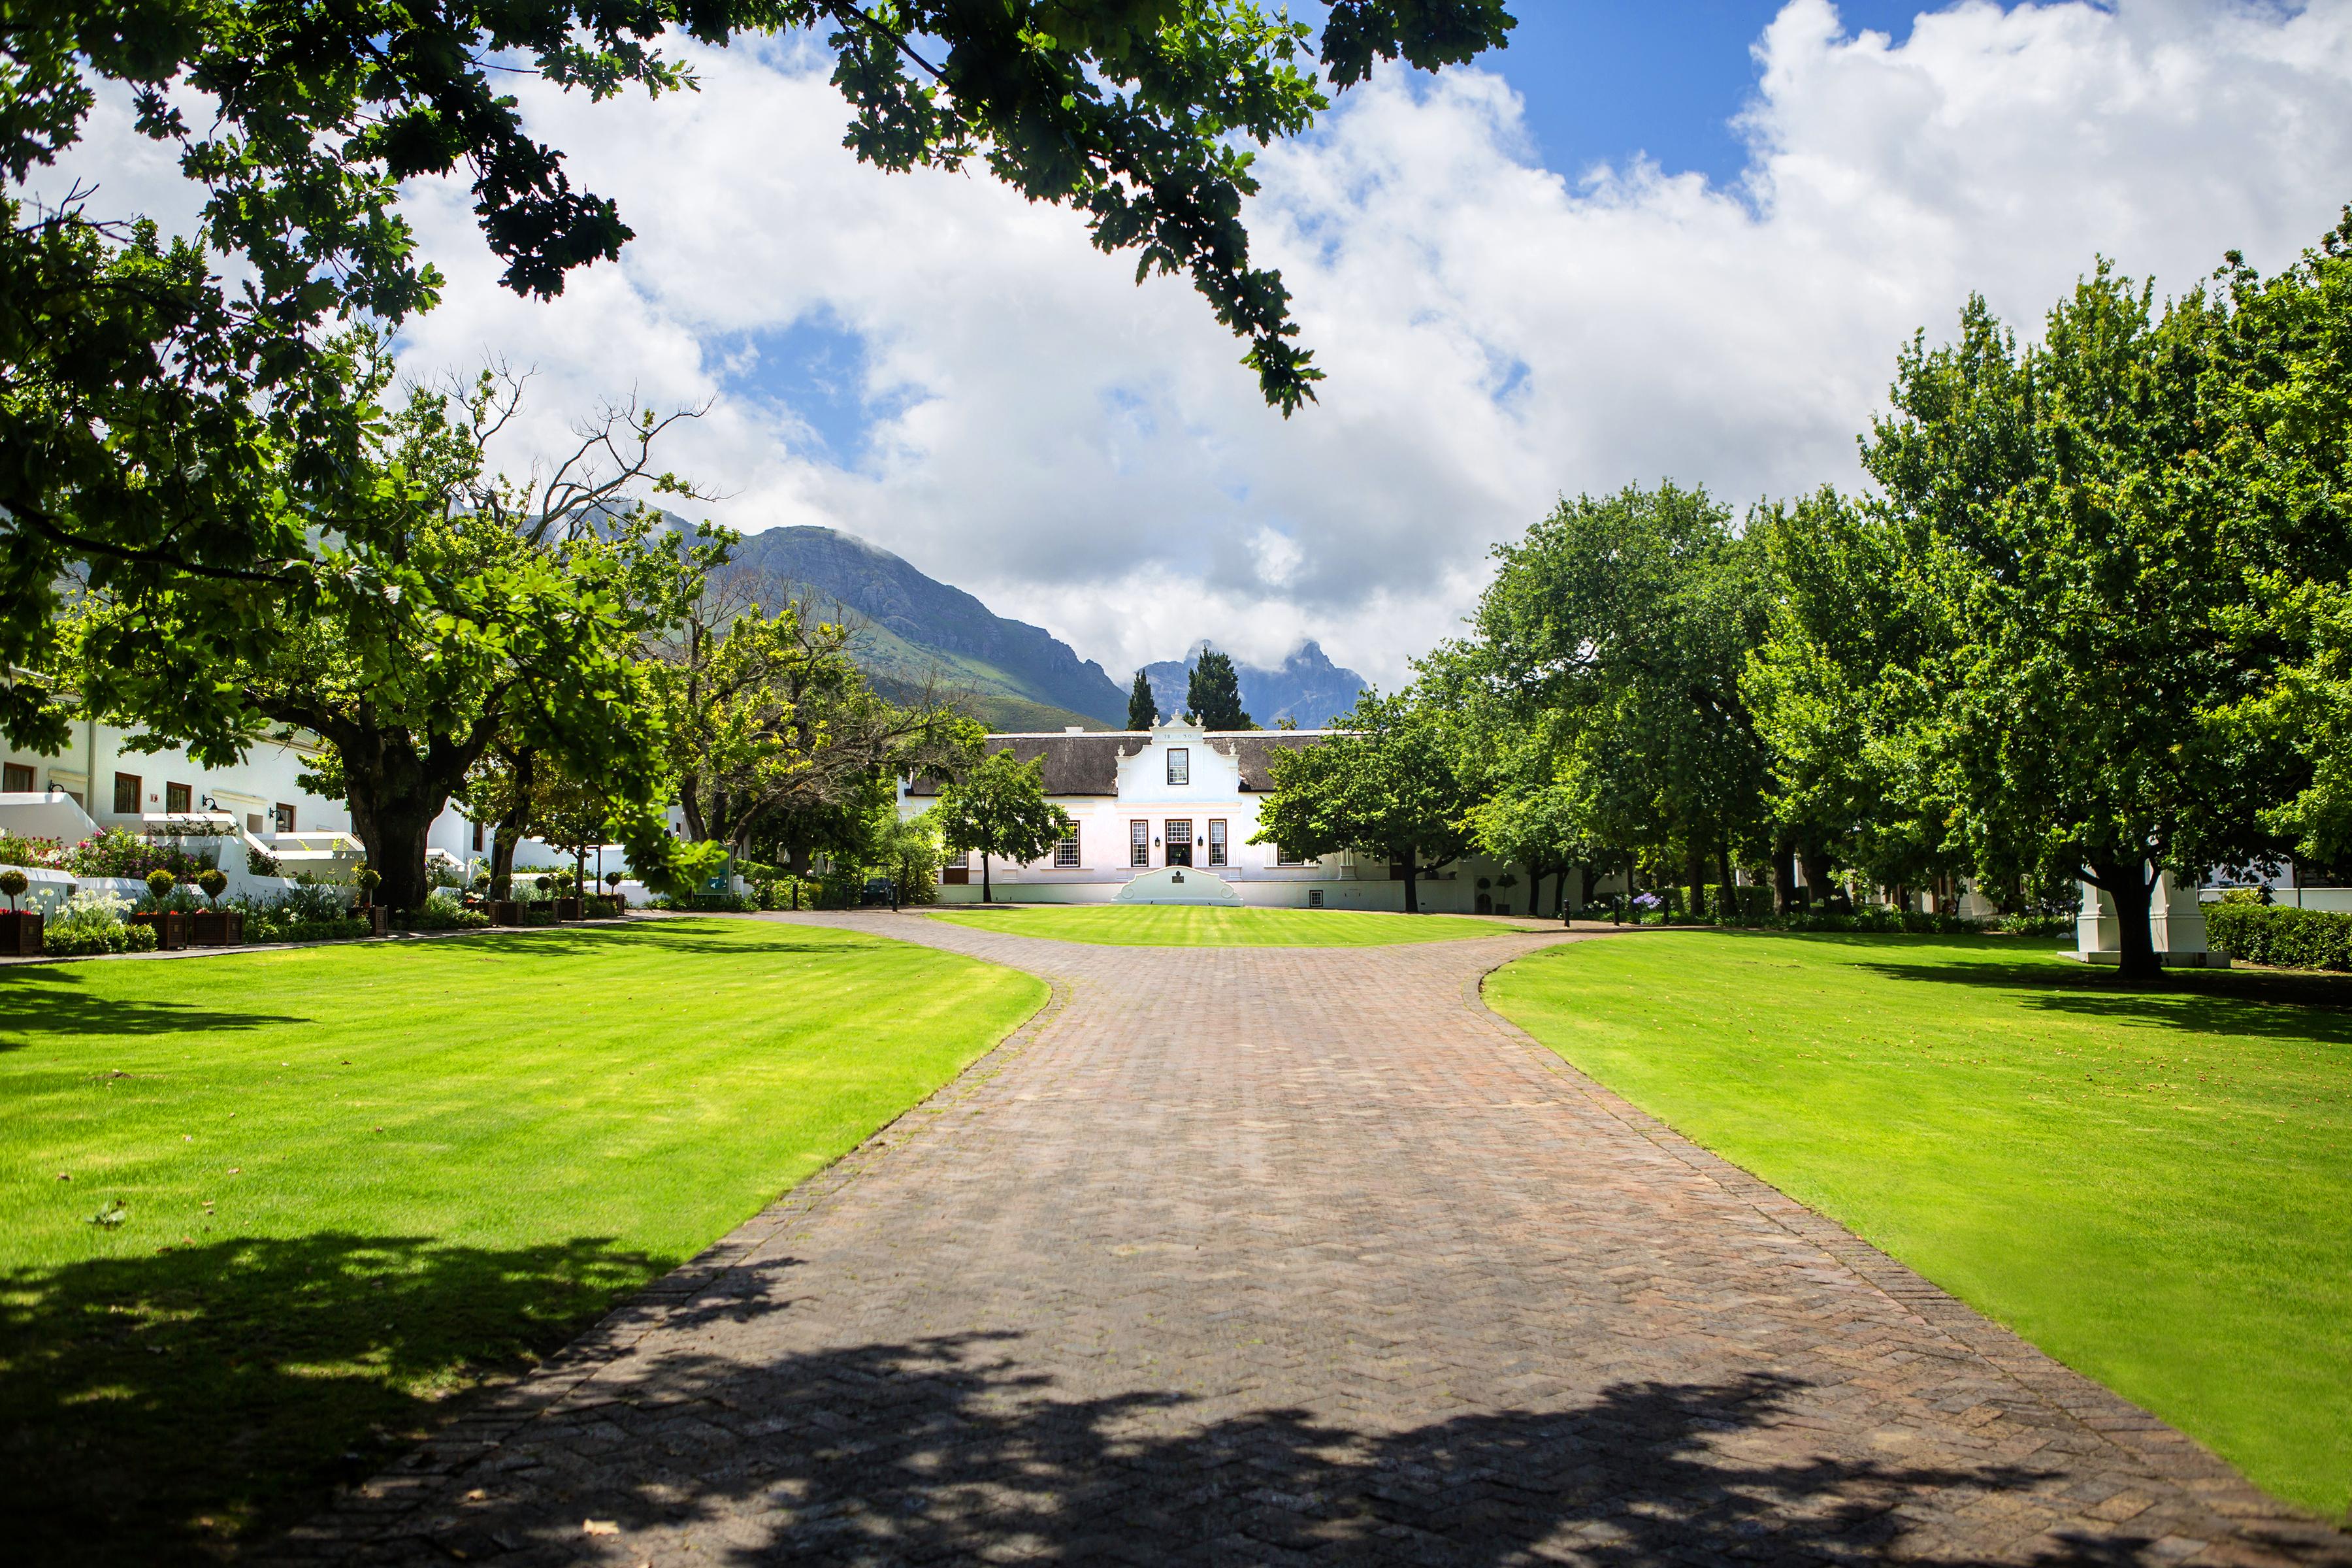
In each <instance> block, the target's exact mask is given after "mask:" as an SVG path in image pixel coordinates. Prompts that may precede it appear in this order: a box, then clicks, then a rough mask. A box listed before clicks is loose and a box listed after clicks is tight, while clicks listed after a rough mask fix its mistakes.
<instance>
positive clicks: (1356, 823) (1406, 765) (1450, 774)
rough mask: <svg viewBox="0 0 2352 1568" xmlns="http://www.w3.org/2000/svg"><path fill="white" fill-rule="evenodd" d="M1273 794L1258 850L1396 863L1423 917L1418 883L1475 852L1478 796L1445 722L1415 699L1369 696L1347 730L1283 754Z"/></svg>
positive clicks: (1275, 765)
mask: <svg viewBox="0 0 2352 1568" xmlns="http://www.w3.org/2000/svg"><path fill="white" fill-rule="evenodd" d="M1269 766H1270V768H1271V771H1272V773H1273V775H1274V790H1273V793H1272V794H1270V795H1267V796H1266V797H1265V804H1264V805H1262V806H1260V807H1259V810H1258V830H1257V832H1256V833H1255V835H1254V836H1253V837H1251V839H1250V842H1251V843H1253V844H1276V845H1279V846H1281V847H1282V848H1284V849H1285V850H1286V851H1288V852H1289V853H1290V854H1292V855H1297V856H1302V857H1307V858H1316V857H1320V856H1324V855H1333V854H1338V853H1339V852H1341V851H1346V850H1352V851H1355V852H1357V853H1360V854H1364V855H1371V856H1378V857H1380V858H1383V859H1386V860H1388V861H1390V862H1391V863H1392V864H1394V865H1396V866H1397V867H1398V868H1399V869H1400V870H1401V872H1402V879H1403V882H1404V908H1405V911H1406V912H1407V913H1408V914H1417V913H1420V912H1421V878H1422V876H1423V874H1424V873H1426V872H1430V871H1437V870H1443V869H1444V868H1445V867H1447V866H1449V865H1451V864H1453V863H1454V861H1455V860H1458V859H1460V858H1462V857H1463V855H1465V853H1467V852H1468V850H1469V848H1470V844H1471V837H1470V830H1469V827H1468V825H1467V822H1466V818H1467V816H1468V815H1469V812H1470V809H1471V806H1472V805H1473V796H1472V795H1471V792H1470V790H1469V789H1468V787H1467V786H1466V784H1465V779H1464V776H1463V772H1462V757H1461V753H1460V752H1459V751H1458V750H1457V749H1456V748H1455V747H1454V745H1452V744H1451V743H1450V736H1449V731H1448V730H1447V728H1446V726H1445V724H1444V721H1443V718H1442V715H1441V714H1440V713H1439V712H1438V710H1436V709H1435V708H1433V706H1432V705H1431V704H1429V703H1427V702H1425V701H1423V700H1419V699H1418V698H1417V697H1416V696H1415V695H1414V694H1413V693H1412V692H1410V691H1405V692H1397V693H1393V694H1391V695H1388V696H1382V695H1381V694H1380V693H1379V692H1377V691H1366V692H1365V693H1364V694H1363V695H1362V696H1361V697H1360V698H1358V699H1357V701H1356V707H1355V710H1354V711H1353V712H1351V713H1349V715H1348V716H1347V717H1346V719H1345V720H1343V721H1341V728H1340V732H1339V733H1338V734H1335V735H1333V736H1332V737H1331V738H1330V739H1329V740H1328V741H1325V742H1322V743H1321V744H1319V745H1307V746H1297V747H1292V746H1284V747H1278V748H1276V749H1275V750H1274V751H1273V752H1272V753H1271V761H1270V763H1269Z"/></svg>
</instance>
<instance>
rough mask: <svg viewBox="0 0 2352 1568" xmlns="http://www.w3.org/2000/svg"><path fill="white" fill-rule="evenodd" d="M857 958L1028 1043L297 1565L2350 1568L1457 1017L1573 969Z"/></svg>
mask: <svg viewBox="0 0 2352 1568" xmlns="http://www.w3.org/2000/svg"><path fill="white" fill-rule="evenodd" d="M842 918H851V919H856V920H858V921H859V922H860V923H861V924H864V925H866V926H868V927H872V926H874V925H877V924H879V925H882V926H884V927H885V929H887V930H889V931H891V932H893V933H894V934H898V935H903V936H906V937H908V938H909V939H911V940H914V941H919V942H929V943H932V944H934V945H937V946H940V947H944V948H951V949H955V950H957V951H961V952H970V953H973V954H976V955H978V956H982V957H986V958H992V959H996V960H999V961H1002V962H1003V963H1011V964H1014V965H1017V966H1019V967H1022V968H1024V969H1029V970H1032V971H1034V972H1035V973H1040V974H1044V975H1046V976H1048V977H1050V978H1051V979H1053V980H1054V981H1055V984H1056V997H1055V1003H1054V1004H1053V1005H1051V1006H1050V1007H1049V1008H1048V1010H1047V1012H1046V1013H1045V1015H1043V1016H1041V1017H1040V1019H1039V1020H1038V1021H1037V1022H1035V1023H1034V1024H1033V1025H1032V1026H1030V1027H1029V1028H1028V1029H1027V1030H1025V1031H1024V1032H1023V1034H1021V1035H1020V1036H1018V1037H1015V1038H1014V1039H1013V1040H1012V1041H1010V1042H1008V1044H1007V1045H1006V1046H1005V1047H1003V1048H1001V1049H1000V1050H999V1051H998V1052H997V1053H996V1054H995V1055H994V1056H992V1058H989V1059H988V1060H987V1061H986V1062H984V1063H983V1064H982V1066H980V1067H979V1068H975V1069H974V1070H973V1072H971V1073H970V1074H968V1075H967V1076H966V1077H965V1078H964V1079H961V1080H960V1081H959V1082H958V1083H956V1084H955V1085H953V1086H951V1087H950V1089H946V1090H944V1091H942V1092H941V1093H940V1095H939V1096H938V1097H937V1098H935V1099H934V1100H932V1101H930V1102H929V1104H927V1105H926V1106H924V1107H923V1108H922V1109H921V1110H919V1111H918V1112H916V1113H914V1114H913V1115H911V1116H909V1117H908V1118H907V1119H905V1120H903V1121H900V1122H899V1123H898V1124H897V1125H896V1126H894V1127H892V1128H890V1129H889V1130H887V1131H886V1132H885V1133H884V1134H882V1135H881V1136H880V1137H879V1138H877V1140H875V1142H873V1143H871V1144H869V1145H868V1146H867V1147H866V1148H865V1149H863V1150H861V1151H859V1152H857V1153H856V1155H854V1156H852V1157H851V1158H850V1159H849V1160H847V1161H845V1163H843V1164H841V1165H840V1166H838V1167H836V1168H835V1170H834V1171H832V1172H830V1173H827V1174H826V1175H824V1176H823V1177H820V1178H819V1179H818V1180H816V1181H814V1182H813V1183H811V1184H808V1185H807V1186H805V1187H803V1189H802V1190H801V1191H800V1192H798V1193H796V1194H793V1196H792V1197H791V1198H789V1199H787V1200H786V1201H785V1202H783V1203H782V1204H779V1205H776V1206H775V1207H774V1208H773V1209H771V1210H770V1211H769V1212H767V1213H766V1214H763V1215H761V1216H759V1217H758V1218H757V1219H755V1220H753V1221H752V1222H751V1223H750V1224H749V1225H747V1226H744V1227H743V1228H742V1229H741V1230H740V1231H738V1232H737V1233H736V1234H735V1235H733V1236H731V1237H729V1238H728V1239H727V1240H726V1241H724V1242H723V1243H721V1244H720V1245H719V1247H715V1248H714V1249H713V1250H712V1251H711V1253H709V1255H707V1256H706V1257H705V1258H702V1259H699V1260H698V1262H697V1263H696V1264H694V1265H692V1266H690V1267H689V1268H687V1269H685V1270H682V1271H681V1272H680V1273H679V1274H678V1275H677V1276H674V1277H672V1278H671V1279H668V1280H666V1281H664V1282H663V1283H662V1284H661V1285H660V1286H657V1287H656V1289H654V1290H653V1291H652V1292H650V1293H649V1294H648V1295H647V1296H646V1297H645V1298H643V1299H641V1300H638V1301H637V1302H635V1303H634V1304H633V1305H632V1306H630V1307H629V1308H627V1309H625V1310H622V1311H620V1312H618V1313H616V1314H615V1315H614V1317H613V1318H612V1319H610V1320H608V1321H606V1322H605V1323H604V1325H602V1326H601V1327H600V1328H599V1329H598V1330H596V1331H594V1332H593V1333H592V1334H590V1335H589V1336H587V1338H585V1339H583V1341H581V1342H579V1343H578V1344H576V1345H575V1346H574V1347H573V1348H572V1350H571V1351H569V1352H566V1353H565V1354H564V1355H563V1356H562V1358H559V1359H558V1360H557V1361H556V1362H554V1363H551V1364H549V1365H548V1366H547V1367H546V1368H545V1369H544V1370H543V1371H542V1372H541V1373H539V1374H538V1375H536V1376H535V1377H533V1378H532V1379H530V1380H529V1381H528V1382H526V1383H525V1384H522V1385H520V1387H518V1388H517V1389H515V1390H513V1391H512V1392H511V1393H510V1394H508V1395H506V1396H505V1397H504V1398H503V1399H502V1400H500V1401H499V1402H498V1403H497V1404H495V1405H491V1406H488V1407H487V1408H485V1409H484V1410H483V1411H482V1412H481V1413H479V1414H478V1415H476V1416H475V1417H473V1418H471V1419H469V1420H467V1422H465V1423H463V1424H462V1425H460V1426H457V1427H456V1428H454V1429H453V1430H451V1431H450V1432H449V1433H447V1434H446V1436H444V1437H443V1438H442V1439H441V1440H439V1441H438V1442H436V1444H434V1445H433V1446H432V1447H430V1448H428V1449H427V1450H425V1451H424V1452H422V1453H420V1454H418V1455H416V1456H415V1457H414V1458H412V1460H411V1461H410V1462H409V1464H408V1465H407V1466H406V1467H405V1468H403V1469H401V1470H398V1471H395V1472H394V1473H393V1474H391V1475H388V1476H385V1477H383V1478H379V1479H377V1480H376V1481H374V1482H373V1483H371V1484H370V1485H369V1486H368V1487H367V1488H365V1489H362V1492H361V1493H360V1494H359V1495H356V1496H354V1497H353V1498H352V1499H351V1500H349V1502H348V1504H347V1505H346V1506H345V1507H344V1508H342V1509H341V1510H339V1511H338V1512H337V1513H335V1514H334V1515H332V1516H331V1517H329V1518H328V1519H326V1520H324V1521H320V1523H319V1524H317V1525H315V1526H313V1527H312V1528H310V1529H309V1530H306V1531H301V1532H299V1534H298V1535H297V1536H295V1537H294V1538H292V1539H291V1540H290V1541H289V1542H286V1543H285V1546H286V1550H287V1552H289V1553H290V1555H291V1556H292V1558H293V1559H295V1560H299V1561H318V1560H331V1561H336V1562H370V1563H375V1562H390V1563H447V1562H450V1561H452V1560H453V1559H462V1560H466V1561H498V1562H501V1563H623V1564H635V1563H663V1564H670V1563H698V1564H701V1563H755V1562H756V1563H767V1562H795V1563H798V1562H807V1563H932V1562H961V1561H991V1562H996V1561H1004V1562H1010V1561H1015V1560H1021V1559H1025V1558H1042V1559H1045V1560H1049V1561H1079V1560H1087V1561H1108V1562H1133V1563H1165V1562H1177V1561H1183V1562H1213V1563H1288V1562H1294V1561H1303V1560H1307V1559H1310V1558H1312V1559H1316V1560H1319V1561H1326V1562H1336V1563H1390V1562H1395V1563H1517V1562H1539V1561H1562V1560H1568V1561H1579V1562H1583V1563H1592V1564H1596V1565H1603V1568H1608V1565H1627V1568H1630V1565H1632V1564H1637V1563H1643V1564H1646V1563H1665V1562H1668V1561H1670V1560H1671V1561H1675V1562H1679V1563H1715V1562H1729V1561H1733V1560H1738V1561H1741V1562H1751V1563H1756V1562H1782V1561H1786V1562H1820V1561H1828V1562H1858V1561H1876V1560H1884V1559H1890V1558H1892V1559H1913V1558H1928V1559H1934V1560H1939V1561H1949V1562H1960V1563H2099V1564H2114V1565H2117V1568H2120V1565H2122V1564H2127V1563H2145V1564H2149V1565H2156V1564H2179V1563H2192V1564H2199V1563H2323V1562H2325V1563H2352V1550H2347V1544H2352V1538H2347V1537H2346V1536H2344V1535H2342V1534H2340V1533H2338V1532H2336V1531H2332V1530H2329V1529H2326V1528H2325V1527H2322V1526H2318V1525H2315V1524H2312V1523H2309V1522H2307V1521H2299V1520H2298V1519H2297V1518H2296V1517H2294V1516H2293V1515H2290V1514H2288V1513H2286V1512H2285V1511H2284V1510H2281V1509H2279V1508H2278V1507H2277V1506H2276V1505H2273V1504H2271V1503H2269V1502H2267V1501H2265V1500H2263V1498H2262V1497H2261V1496H2260V1494H2258V1493H2256V1492H2255V1491H2253V1490H2252V1489H2251V1488H2250V1487H2248V1486H2247V1485H2246V1484H2245V1483H2244V1482H2243V1481H2242V1480H2241V1479H2238V1478H2237V1477H2236V1476H2235V1475H2234V1474H2233V1473H2232V1472H2231V1471H2230V1470H2229V1469H2228V1468H2226V1467H2225V1466H2223V1465H2221V1463H2220V1462H2219V1461H2218V1460H2216V1459H2214V1458H2212V1457H2211V1456H2210V1455H2209V1454H2207V1453H2206V1452H2205V1451H2204V1450H2203V1449H2201V1448H2200V1447H2197V1446H2196V1445H2194V1444H2192V1443H2190V1442H2189V1441H2188V1440H2187V1439H2186V1438H2184V1437H2182V1436H2179V1434H2178V1433H2175V1432H2173V1431H2172V1430H2171V1429H2169V1428H2168V1427H2166V1426H2163V1425H2162V1424H2161V1423H2158V1422H2157V1421H2155V1420H2153V1419H2152V1418H2150V1417H2149V1416H2147V1415H2146V1414H2144V1413H2143V1412H2141V1411H2139V1410H2137V1408H2135V1407H2134V1406H2131V1405H2126V1404H2125V1403H2124V1402H2123V1401H2121V1400H2119V1399H2117V1398H2116V1397H2115V1396H2114V1395H2113V1394H2108V1393H2106V1392H2105V1391H2104V1390H2102V1389H2100V1388H2098V1387H2096V1386H2095V1385H2093V1384H2089V1383H2087V1382H2085V1381H2084V1380H2083V1379H2080V1378H2078V1377H2075V1376H2074V1374H2072V1373H2068V1372H2066V1371H2065V1370H2064V1369H2063V1368H2061V1367H2059V1366H2057V1365H2055V1364H2054V1363H2051V1362H2050V1361H2048V1360H2047V1359H2046V1358H2044V1357H2042V1355H2041V1354H2040V1353H2039V1352H2035V1351H2033V1350H2032V1348H2030V1347H2028V1346H2026V1345H2025V1344H2023V1343H2022V1342H2020V1341H2018V1340H2017V1339H2015V1338H2014V1337H2012V1336H2011V1335H2010V1334H2008V1333H2006V1332H2005V1331H2001V1330H2000V1329H1998V1328H1995V1327H1994V1326H1993V1325H1991V1324H1990V1323H1989V1322H1987V1321H1984V1320H1983V1319H1981V1318H1979V1317H1978V1316H1977V1315H1976V1314H1974V1313H1973V1312H1970V1311H1969V1310H1967V1309H1966V1308H1963V1307H1961V1306H1959V1305H1958V1303H1956V1302H1954V1301H1952V1300H1950V1299H1948V1298H1947V1297H1945V1296H1944V1295H1943V1294H1942V1293H1941V1292H1939V1291H1937V1290H1936V1289H1934V1288H1933V1287H1931V1286H1928V1285H1927V1284H1926V1283H1925V1282H1924V1281H1922V1280H1920V1279H1918V1278H1917V1277H1916V1276H1914V1275H1912V1274H1911V1273H1910V1272H1908V1271H1907V1270H1906V1269H1904V1268H1900V1267H1898V1266H1896V1265H1895V1264H1893V1263H1891V1262H1890V1261H1888V1260H1887V1259H1886V1258H1883V1257H1881V1256H1880V1255H1879V1254H1877V1253H1875V1252H1874V1251H1872V1250H1871V1249H1870V1248H1868V1247H1864V1246H1863V1245H1862V1244H1861V1243H1859V1242H1857V1241H1855V1240H1854V1239H1853V1237H1850V1236H1848V1235H1847V1234H1846V1233H1845V1232H1843V1230H1841V1229H1839V1228H1838V1227H1836V1226H1832V1225H1829V1224H1827V1223H1825V1222H1824V1221H1822V1220H1821V1219H1819V1218H1818V1217H1816V1216H1814V1215H1811V1214H1810V1213H1808V1212H1807V1211H1805V1210H1804V1209H1802V1208H1800V1207H1798V1206H1797V1205H1794V1204H1792V1203H1790V1202H1789V1201H1788V1200H1787V1199H1785V1198H1782V1197H1781V1196H1780V1195H1779V1194H1777V1193H1775V1192H1774V1191H1772V1190H1771V1189H1770V1188H1769V1187H1765V1186H1763V1185H1761V1184H1759V1183H1756V1182H1754V1181H1751V1180H1749V1179H1748V1178H1747V1177H1745V1176H1744V1175H1742V1174H1741V1173H1738V1171H1737V1170H1735V1169H1733V1168H1732V1167H1730V1166H1728V1165H1726V1164H1724V1163H1722V1162H1720V1161H1717V1160H1716V1159H1714V1158H1713V1157H1711V1156H1709V1155H1707V1154H1706V1153H1704V1152H1700V1151H1699V1150H1697V1149H1696V1148H1694V1147H1693V1146H1691V1145H1690V1144H1688V1143H1687V1142H1684V1141H1683V1140H1681V1139H1679V1138H1677V1137H1675V1135H1674V1134H1673V1133H1671V1132H1669V1131H1666V1130H1665V1129H1664V1128H1663V1127H1662V1126H1660V1125H1659V1124H1658V1123H1657V1122H1655V1121H1652V1120H1650V1119H1649V1118H1647V1117H1645V1116H1643V1115H1642V1114H1641V1113H1640V1112H1638V1111H1635V1110H1633V1109H1632V1108H1631V1107H1630V1106H1628V1105H1626V1104H1625V1103H1624V1102H1622V1100H1618V1099H1616V1098H1615V1097H1614V1096H1612V1095H1611V1094H1609V1093H1607V1092H1606V1091H1604V1090H1602V1089H1599V1088H1598V1087H1597V1086H1595V1085H1594V1084H1592V1083H1591V1081H1590V1080H1588V1079H1584V1078H1582V1077H1581V1076H1580V1075H1579V1074H1577V1073H1576V1072H1575V1071H1573V1070H1572V1069H1570V1068H1567V1067H1565V1066H1564V1065H1563V1064H1562V1063H1560V1062H1559V1060H1558V1059H1557V1058H1554V1057H1552V1056H1551V1055H1550V1054H1549V1052H1546V1051H1544V1050H1541V1049H1540V1048H1538V1047H1535V1046H1534V1045H1533V1044H1532V1043H1531V1042H1529V1041H1528V1040H1527V1039H1526V1037H1524V1036H1522V1035H1520V1034H1519V1033H1518V1032H1517V1030H1516V1029H1513V1028H1512V1027H1511V1026H1508V1025H1507V1024H1505V1023H1503V1022H1502V1021H1501V1020H1499V1019H1497V1018H1496V1017H1495V1016H1492V1015H1490V1014H1487V1013H1486V1012H1485V1011H1484V1009H1483V1008H1481V1007H1480V1006H1479V1005H1478V1004H1477V1001H1476V984H1477V979H1478V976H1479V975H1480V974H1481V973H1484V972H1485V971H1486V969H1488V968H1491V967H1492V966H1493V965H1495V964H1496V963H1500V962H1503V961H1504V960H1506V959H1507V958H1508V957H1510V956H1512V955H1514V954H1516V953H1518V952H1526V951H1529V950H1531V949H1532V948H1534V947H1537V946H1540V945H1544V944H1545V943H1547V942H1554V941H1559V940H1562V938H1561V937H1559V935H1557V934H1554V935H1549V936H1505V937H1497V938H1495V939H1491V940H1479V941H1474V942H1438V943H1430V944H1427V945H1423V946H1412V947H1402V948H1371V949H1352V950H1297V949H1289V950H1280V949H1259V950H1250V949H1170V948H1116V947H1079V946H1074V945H1067V944H1063V943H1058V942H1036V941H1032V940H1029V939H1025V938H1021V937H1017V936H1010V935H1004V934H999V933H996V932H987V931H971V930H966V929H962V928H959V927H954V926H949V925H945V924H942V923H940V922H938V921H926V920H922V919H920V918H918V917H912V916H908V917H889V916H880V915H876V916H861V917H842ZM1625 940H1638V941H1660V940H1663V941H1672V940H1675V939H1674V938H1673V937H1672V936H1671V935H1668V934H1664V933H1658V934H1654V935H1643V936H1641V937H1629V938H1627V939H1625Z"/></svg>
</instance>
